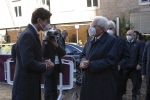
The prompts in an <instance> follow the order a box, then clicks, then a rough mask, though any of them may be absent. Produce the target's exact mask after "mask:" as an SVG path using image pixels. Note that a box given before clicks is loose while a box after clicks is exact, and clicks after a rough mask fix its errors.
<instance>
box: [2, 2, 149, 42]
mask: <svg viewBox="0 0 150 100" xmlns="http://www.w3.org/2000/svg"><path fill="white" fill-rule="evenodd" d="M149 4H150V0H0V5H1V6H0V7H1V9H0V12H1V13H2V14H3V16H0V18H1V19H4V20H2V22H1V23H0V29H1V30H0V34H3V33H7V34H8V35H10V42H14V41H16V39H17V38H15V39H14V38H13V37H12V36H15V35H11V33H16V32H12V31H13V30H15V31H16V30H17V31H19V30H18V28H19V27H24V26H27V24H29V23H30V22H31V14H32V12H33V11H34V10H35V9H36V8H38V7H44V8H46V9H47V10H49V11H50V12H51V13H52V17H51V24H52V25H53V28H59V29H60V30H61V31H63V30H67V31H68V33H69V37H68V39H67V40H66V41H69V42H77V41H79V40H80V41H81V42H82V43H83V44H85V42H86V40H87V38H88V31H87V30H88V28H89V27H90V24H91V22H92V19H93V18H94V16H105V17H107V18H108V19H109V20H114V19H116V18H117V17H120V14H121V13H124V14H125V16H126V18H127V19H130V22H131V24H132V26H133V27H132V28H133V29H134V30H138V31H140V32H141V33H149V32H150V29H149V28H148V26H150V13H149V12H150V6H149ZM75 26H76V27H75ZM12 27H14V28H13V29H8V28H12ZM16 27H17V28H16ZM5 29H7V32H6V31H5ZM77 37H78V38H77ZM41 39H42V37H41Z"/></svg>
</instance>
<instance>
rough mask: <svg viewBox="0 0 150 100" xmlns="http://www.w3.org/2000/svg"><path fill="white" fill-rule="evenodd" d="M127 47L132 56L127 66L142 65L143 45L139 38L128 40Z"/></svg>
mask: <svg viewBox="0 0 150 100" xmlns="http://www.w3.org/2000/svg"><path fill="white" fill-rule="evenodd" d="M127 47H128V50H129V54H130V58H129V59H128V62H127V64H126V68H136V66H137V65H138V64H139V65H140V66H142V55H143V46H142V45H141V43H140V42H138V41H137V40H134V41H133V42H128V41H127Z"/></svg>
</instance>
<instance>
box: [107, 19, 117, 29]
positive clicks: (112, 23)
mask: <svg viewBox="0 0 150 100" xmlns="http://www.w3.org/2000/svg"><path fill="white" fill-rule="evenodd" d="M109 25H112V26H113V27H114V29H116V24H115V23H114V22H113V21H109V22H108V26H109Z"/></svg>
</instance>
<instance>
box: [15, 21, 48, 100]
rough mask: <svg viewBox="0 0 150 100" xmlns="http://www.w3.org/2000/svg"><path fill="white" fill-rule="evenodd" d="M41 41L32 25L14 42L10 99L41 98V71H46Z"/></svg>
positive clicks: (36, 99)
mask: <svg viewBox="0 0 150 100" xmlns="http://www.w3.org/2000/svg"><path fill="white" fill-rule="evenodd" d="M41 53H42V49H41V43H40V40H39V37H38V34H37V32H36V30H35V29H34V28H33V26H32V25H30V24H29V25H28V26H27V28H26V29H25V30H24V31H23V32H22V33H21V36H20V37H19V39H18V41H17V44H16V54H17V55H16V69H15V76H14V83H13V90H12V100H41V88H40V79H41V73H43V72H45V71H46V65H45V64H43V63H42V54H41Z"/></svg>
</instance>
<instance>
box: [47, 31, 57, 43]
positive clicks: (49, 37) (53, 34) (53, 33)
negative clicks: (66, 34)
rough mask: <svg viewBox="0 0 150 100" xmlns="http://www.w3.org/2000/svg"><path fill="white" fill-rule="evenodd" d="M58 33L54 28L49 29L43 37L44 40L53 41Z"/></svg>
mask: <svg viewBox="0 0 150 100" xmlns="http://www.w3.org/2000/svg"><path fill="white" fill-rule="evenodd" d="M58 34H59V32H58V31H56V30H49V31H47V33H46V37H45V38H44V41H54V40H55V39H56V40H57V35H58Z"/></svg>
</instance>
